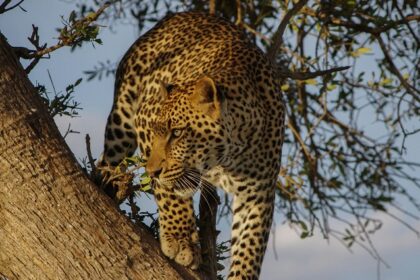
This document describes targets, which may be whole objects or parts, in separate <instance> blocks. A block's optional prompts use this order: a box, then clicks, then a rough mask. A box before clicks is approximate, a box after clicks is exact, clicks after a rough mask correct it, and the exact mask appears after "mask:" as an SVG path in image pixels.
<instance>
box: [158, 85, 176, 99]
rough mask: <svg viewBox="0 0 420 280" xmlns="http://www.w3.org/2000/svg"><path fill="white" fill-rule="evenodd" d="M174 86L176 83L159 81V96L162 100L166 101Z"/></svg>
mask: <svg viewBox="0 0 420 280" xmlns="http://www.w3.org/2000/svg"><path fill="white" fill-rule="evenodd" d="M173 88H174V85H172V84H167V83H164V82H163V81H159V93H158V94H159V96H160V100H161V101H165V100H166V99H167V98H168V96H169V93H170V92H171V90H172V89H173Z"/></svg>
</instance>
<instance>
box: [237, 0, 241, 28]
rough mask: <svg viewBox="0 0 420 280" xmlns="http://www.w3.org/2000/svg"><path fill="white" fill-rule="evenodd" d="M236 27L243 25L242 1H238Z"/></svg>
mask: <svg viewBox="0 0 420 280" xmlns="http://www.w3.org/2000/svg"><path fill="white" fill-rule="evenodd" d="M235 24H236V25H242V6H241V0H236V22H235Z"/></svg>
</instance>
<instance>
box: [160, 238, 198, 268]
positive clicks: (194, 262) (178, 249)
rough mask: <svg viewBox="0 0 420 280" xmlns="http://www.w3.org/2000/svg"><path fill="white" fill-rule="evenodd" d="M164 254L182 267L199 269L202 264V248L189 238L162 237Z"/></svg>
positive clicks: (161, 243)
mask: <svg viewBox="0 0 420 280" xmlns="http://www.w3.org/2000/svg"><path fill="white" fill-rule="evenodd" d="M160 246H161V248H162V252H163V253H164V254H165V255H166V256H167V257H168V258H170V259H174V260H175V262H177V263H179V264H180V265H183V266H187V267H190V268H191V269H197V268H198V267H199V265H200V263H201V254H200V247H199V246H198V244H197V243H193V242H192V241H191V240H190V239H189V238H175V237H173V236H163V237H162V236H161V241H160Z"/></svg>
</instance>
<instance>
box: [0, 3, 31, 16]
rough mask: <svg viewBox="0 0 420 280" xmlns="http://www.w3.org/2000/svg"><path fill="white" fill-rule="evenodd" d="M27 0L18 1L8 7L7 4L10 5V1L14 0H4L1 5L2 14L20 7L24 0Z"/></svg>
mask: <svg viewBox="0 0 420 280" xmlns="http://www.w3.org/2000/svg"><path fill="white" fill-rule="evenodd" d="M23 1H25V0H20V1H19V2H18V3H16V4H15V5H13V6H11V7H9V8H6V7H7V5H9V3H10V2H12V0H4V2H3V4H1V5H0V14H3V13H5V12H8V11H10V10H13V9H14V8H16V7H18V6H19V5H20V4H22V2H23Z"/></svg>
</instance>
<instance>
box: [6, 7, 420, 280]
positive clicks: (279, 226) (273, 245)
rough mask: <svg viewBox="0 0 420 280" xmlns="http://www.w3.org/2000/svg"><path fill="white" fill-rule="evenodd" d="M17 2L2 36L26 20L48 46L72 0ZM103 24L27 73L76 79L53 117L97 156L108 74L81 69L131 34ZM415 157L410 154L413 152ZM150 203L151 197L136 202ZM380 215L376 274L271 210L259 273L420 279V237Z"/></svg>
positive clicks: (369, 262)
mask: <svg viewBox="0 0 420 280" xmlns="http://www.w3.org/2000/svg"><path fill="white" fill-rule="evenodd" d="M22 7H23V8H24V9H25V10H26V11H27V12H24V11H22V10H21V9H18V8H17V9H15V10H13V11H10V12H8V13H6V14H3V15H0V31H1V32H2V33H3V34H4V35H5V36H6V38H8V40H9V44H11V45H12V46H26V47H29V44H28V42H27V39H26V38H27V37H28V36H30V34H31V31H32V27H31V25H32V24H35V25H37V26H38V27H39V34H40V37H41V41H42V42H47V43H48V44H49V45H52V44H54V43H55V42H56V39H54V38H55V37H56V36H57V34H56V31H55V30H56V28H57V27H59V26H60V24H61V18H60V16H68V14H69V13H70V12H71V10H72V9H74V7H75V4H74V1H51V0H36V1H35V0H26V1H25V2H24V3H23V4H22ZM112 30H113V31H111V30H110V28H109V27H104V28H103V29H102V31H101V35H100V38H101V39H102V41H103V45H102V46H99V45H96V46H95V47H92V46H91V45H85V46H84V47H83V48H81V49H78V50H76V51H75V52H73V53H71V52H70V50H69V49H60V50H58V51H56V52H54V53H53V54H52V55H51V58H50V59H48V60H41V62H40V63H39V64H38V65H37V66H36V68H35V69H34V70H33V71H32V72H31V73H30V75H29V78H30V79H31V81H32V82H33V83H34V84H37V83H40V84H44V85H45V86H46V87H47V89H49V90H50V91H52V85H51V82H50V80H49V78H48V74H47V71H49V72H50V73H51V76H52V80H53V83H54V87H55V89H56V90H57V91H63V90H64V89H65V88H66V86H67V85H68V84H69V83H72V82H75V81H76V80H77V79H78V78H84V81H83V82H82V83H81V84H80V86H78V87H77V88H76V94H75V100H76V101H78V102H80V103H81V107H82V108H83V110H82V111H81V112H80V116H79V117H78V118H73V119H69V118H65V117H61V118H60V117H59V118H56V119H55V121H56V123H57V125H58V127H59V129H60V131H61V132H62V133H65V131H66V130H67V127H68V125H69V124H71V128H72V129H73V130H76V131H79V132H80V133H79V134H70V135H68V136H67V137H66V141H67V143H68V145H69V147H70V148H71V150H72V151H73V153H74V154H75V155H76V157H77V158H79V159H81V158H83V157H85V156H86V147H85V140H84V138H85V135H86V134H89V135H90V137H91V142H92V153H93V155H94V157H98V156H99V154H100V153H101V151H102V145H103V132H104V127H105V123H106V118H107V115H108V113H109V111H110V108H111V104H112V98H113V83H114V82H113V77H109V78H106V79H102V80H101V81H98V80H95V81H92V82H87V81H86V75H85V74H83V71H86V70H91V69H93V67H94V66H95V65H97V63H98V62H99V61H106V60H108V59H109V60H110V61H111V62H117V61H119V60H120V59H121V57H122V56H123V54H124V53H125V51H126V50H127V49H128V47H129V46H130V45H131V44H132V43H133V42H134V40H135V39H136V38H137V37H138V35H139V34H138V31H137V29H136V27H135V26H131V25H124V24H120V25H116V26H112ZM419 140H420V136H419V135H417V136H414V137H412V138H409V139H408V140H407V143H406V144H407V148H408V153H407V154H408V159H410V160H413V161H416V162H418V155H419V154H420V153H419V152H420V149H419V148H418V147H416V144H417V143H419ZM416 155H417V156H416ZM144 203H146V204H147V205H152V204H153V203H152V202H151V201H147V199H146V200H145V201H144ZM375 215H377V217H378V218H382V219H383V221H384V226H383V227H382V229H381V230H380V231H379V232H377V233H375V235H374V236H373V237H372V240H373V242H374V244H375V246H376V249H377V250H378V251H379V253H380V255H381V256H382V258H383V259H384V260H385V261H386V262H387V263H388V264H389V266H390V268H385V267H384V266H381V267H380V269H379V273H378V265H377V262H376V261H375V260H374V259H373V258H372V257H371V256H370V255H369V254H368V253H367V252H366V251H364V250H363V249H361V248H360V247H355V248H352V251H353V252H349V251H348V250H347V249H346V248H345V247H344V246H343V245H341V244H340V243H339V242H338V241H337V240H334V239H329V240H325V239H323V238H322V236H321V234H319V233H318V234H315V236H314V237H311V238H307V239H304V240H302V239H300V237H299V235H298V234H297V233H296V232H295V231H294V229H293V228H291V227H290V226H289V225H288V224H287V223H285V222H284V221H285V219H284V217H281V216H280V215H277V216H276V219H275V225H274V226H273V230H272V234H271V235H270V240H269V245H268V251H267V254H266V256H265V261H264V264H263V269H262V275H261V279H263V280H271V279H273V280H275V279H291V280H314V279H323V280H353V279H358V280H365V279H366V280H371V279H372V280H373V279H378V277H380V279H383V280H418V279H420V239H419V238H418V237H417V236H416V234H415V233H413V232H412V231H410V230H408V229H407V228H405V227H404V226H403V225H401V224H400V223H398V222H397V221H395V220H393V219H391V218H389V217H388V216H385V215H384V214H380V213H377V214H375ZM408 221H409V222H410V224H412V225H413V227H414V228H416V229H417V230H420V222H419V221H416V220H413V219H412V220H410V219H409V220H408ZM228 224H229V223H228V222H227V221H225V220H223V221H221V223H220V225H219V226H220V229H221V230H222V236H223V237H222V238H228V236H229V234H230V230H229V228H228V227H229V226H228Z"/></svg>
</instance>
